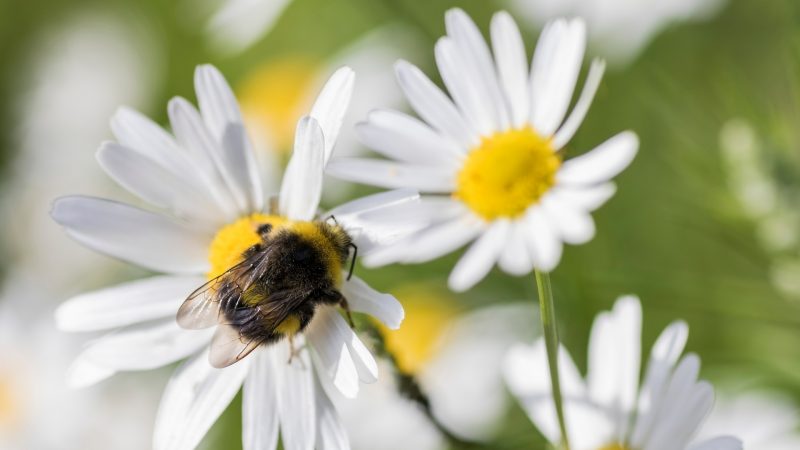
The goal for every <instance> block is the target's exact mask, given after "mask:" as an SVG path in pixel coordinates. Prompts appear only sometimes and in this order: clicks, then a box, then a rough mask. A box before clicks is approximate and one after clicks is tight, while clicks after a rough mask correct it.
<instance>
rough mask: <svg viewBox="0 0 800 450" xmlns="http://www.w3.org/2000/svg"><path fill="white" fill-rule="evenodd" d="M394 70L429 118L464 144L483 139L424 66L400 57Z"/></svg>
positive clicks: (410, 98) (407, 93)
mask: <svg viewBox="0 0 800 450" xmlns="http://www.w3.org/2000/svg"><path fill="white" fill-rule="evenodd" d="M395 72H396V74H397V81H398V83H399V84H400V88H401V89H402V90H403V93H404V94H405V96H406V98H407V99H408V102H409V103H411V106H412V107H413V108H414V110H415V111H416V112H417V114H419V116H420V117H422V118H423V119H424V120H425V121H426V122H428V123H429V124H431V125H432V126H433V127H434V128H435V129H437V130H439V131H440V132H441V133H443V134H445V135H446V136H448V137H450V138H451V139H453V140H455V141H456V142H458V143H459V144H460V145H461V146H462V147H464V148H472V147H474V146H475V145H477V144H478V143H479V142H480V139H479V138H478V135H477V134H476V133H475V132H474V131H472V129H471V128H470V127H469V125H468V124H467V122H466V121H465V120H464V117H463V116H462V115H461V113H460V112H459V111H458V109H457V108H456V107H455V105H453V102H452V101H450V99H449V98H448V97H447V95H445V94H444V93H443V92H442V91H441V89H439V88H438V87H437V86H436V85H435V84H433V82H432V81H431V80H430V79H429V78H428V77H426V76H425V74H423V73H422V71H421V70H419V69H418V68H417V67H416V66H414V65H413V64H410V63H408V62H406V61H402V60H401V61H398V62H397V63H396V64H395Z"/></svg>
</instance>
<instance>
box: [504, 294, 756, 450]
mask: <svg viewBox="0 0 800 450" xmlns="http://www.w3.org/2000/svg"><path fill="white" fill-rule="evenodd" d="M641 320H642V310H641V305H640V304H639V299H638V298H636V297H622V298H620V299H619V300H617V302H616V304H615V305H614V309H613V310H612V311H610V312H604V313H601V314H600V315H599V316H598V317H597V318H596V319H595V322H594V326H593V327H592V332H591V339H590V341H589V361H588V370H587V376H586V380H585V381H584V380H583V379H581V376H580V374H579V373H578V369H577V367H576V366H575V363H574V362H573V361H572V358H570V356H569V354H568V353H567V351H566V350H565V349H563V348H561V351H560V352H559V364H560V367H561V372H560V376H561V378H560V379H561V390H562V395H563V398H564V415H565V420H566V426H567V433H568V434H569V436H568V437H569V443H570V448H571V449H572V450H611V449H614V450H625V449H636V450H657V449H658V450H678V449H687V450H741V448H742V443H741V442H740V441H739V440H738V439H736V438H733V437H729V436H721V437H713V438H710V439H707V440H703V441H702V442H697V441H695V442H693V441H692V438H693V437H694V436H695V434H696V433H697V432H698V430H699V429H700V427H701V425H702V424H703V421H704V420H705V418H706V416H707V415H708V414H709V412H710V411H711V408H712V406H713V403H714V388H713V387H712V386H711V384H710V383H708V382H706V381H702V380H699V381H698V379H697V376H698V373H699V371H700V359H699V358H698V357H697V355H694V354H689V355H686V356H684V357H682V358H681V353H682V352H683V348H684V346H685V345H686V340H687V338H688V334H689V331H688V327H687V325H686V324H685V323H684V322H675V323H673V324H671V325H670V326H668V327H667V328H666V329H665V330H664V332H663V333H661V336H659V338H658V340H657V341H656V343H655V345H654V346H653V349H652V351H651V353H650V362H649V363H648V366H647V370H646V372H645V379H644V383H643V384H642V385H641V387H640V386H639V371H640V358H641V348H640V347H641ZM504 374H505V378H506V382H507V384H508V386H509V388H510V389H511V391H512V393H514V395H515V396H516V397H517V398H518V400H519V401H520V403H521V405H522V407H523V409H525V411H526V412H527V413H528V416H530V418H531V420H532V421H533V423H534V424H535V425H536V427H537V428H538V429H539V431H541V433H542V434H543V435H544V437H545V438H546V439H547V440H548V441H549V442H551V443H553V444H558V443H559V442H560V441H561V433H560V431H559V427H558V421H557V418H556V413H555V405H554V403H553V397H552V395H551V384H550V379H549V377H548V375H547V374H548V364H547V356H546V351H545V344H544V340H543V339H540V340H539V341H537V342H536V343H535V344H534V345H532V346H527V345H521V346H518V347H516V348H514V349H513V350H512V351H511V352H509V354H508V357H507V359H506V361H505V367H504ZM637 392H638V395H637ZM637 397H638V398H637Z"/></svg>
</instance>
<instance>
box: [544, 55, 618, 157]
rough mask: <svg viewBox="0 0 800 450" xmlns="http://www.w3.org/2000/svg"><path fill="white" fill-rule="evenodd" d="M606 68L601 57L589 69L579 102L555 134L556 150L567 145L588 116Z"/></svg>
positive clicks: (554, 145)
mask: <svg viewBox="0 0 800 450" xmlns="http://www.w3.org/2000/svg"><path fill="white" fill-rule="evenodd" d="M605 69H606V63H605V61H602V60H599V59H595V60H594V61H592V66H591V68H590V69H589V75H588V76H587V77H586V83H585V84H584V85H583V91H582V92H581V96H580V97H579V98H578V101H577V103H575V107H574V108H572V112H571V113H570V114H569V117H568V118H567V120H566V121H564V123H563V124H562V125H561V127H560V128H559V129H558V131H556V134H555V136H553V148H555V149H556V150H560V149H561V148H562V147H564V146H565V145H567V143H568V142H569V141H570V140H571V139H572V137H573V136H575V132H577V131H578V128H579V127H580V126H581V124H582V123H583V119H584V118H585V117H586V113H587V112H589V107H590V106H591V105H592V100H594V94H596V93H597V88H598V87H599V86H600V80H601V79H602V78H603V72H604V71H605Z"/></svg>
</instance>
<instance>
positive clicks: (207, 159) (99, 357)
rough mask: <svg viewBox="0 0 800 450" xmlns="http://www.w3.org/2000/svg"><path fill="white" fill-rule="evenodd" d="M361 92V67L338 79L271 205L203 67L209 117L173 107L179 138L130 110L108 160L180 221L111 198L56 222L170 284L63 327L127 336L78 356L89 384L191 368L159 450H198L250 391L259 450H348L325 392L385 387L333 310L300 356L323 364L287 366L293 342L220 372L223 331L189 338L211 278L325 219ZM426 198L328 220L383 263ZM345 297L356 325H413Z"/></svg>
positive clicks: (128, 288)
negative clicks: (186, 314)
mask: <svg viewBox="0 0 800 450" xmlns="http://www.w3.org/2000/svg"><path fill="white" fill-rule="evenodd" d="M353 78H354V75H353V72H352V71H351V70H350V69H349V68H342V69H340V70H339V71H337V72H336V73H335V74H334V75H333V76H332V77H331V79H330V80H329V82H328V83H327V84H326V85H325V87H324V88H323V90H322V92H321V94H320V96H319V98H318V99H317V101H316V102H315V104H314V106H313V108H312V112H311V115H310V116H306V117H304V118H303V119H301V120H300V122H299V123H298V127H297V133H296V141H295V148H294V155H293V157H292V159H291V161H290V163H289V166H288V168H287V170H286V173H285V176H284V178H283V182H282V184H281V188H280V194H279V195H278V196H277V197H276V198H274V199H272V201H268V199H266V198H265V197H264V195H263V193H262V189H261V182H262V180H261V177H260V174H259V173H258V170H257V168H256V165H255V162H254V157H253V154H252V151H251V149H250V147H249V143H248V139H247V136H246V135H245V129H244V127H243V125H242V119H241V114H240V111H239V107H238V105H237V103H236V100H235V99H234V97H233V93H232V91H231V89H230V87H229V86H228V84H227V82H226V81H225V79H224V78H223V77H222V75H221V74H220V73H219V72H218V71H217V70H216V69H215V68H213V67H211V66H201V67H198V69H197V71H196V73H195V90H196V92H197V96H198V101H199V104H200V111H199V112H198V110H197V109H195V107H194V106H193V105H191V104H190V103H189V102H188V101H186V100H184V99H182V98H175V99H173V100H172V101H171V102H170V104H169V116H170V122H171V125H172V129H173V131H174V134H175V137H174V138H173V136H171V135H169V134H167V133H166V132H165V131H164V130H163V129H161V128H160V127H159V126H157V125H156V124H155V123H153V122H152V121H150V120H149V119H147V118H145V117H144V116H142V115H141V114H139V113H137V112H135V111H132V110H130V109H121V110H120V111H119V112H118V113H117V114H116V115H115V116H114V118H113V119H112V123H111V125H112V130H113V131H114V134H115V136H116V137H117V140H118V142H109V143H105V144H103V146H102V147H101V148H100V150H99V151H98V155H97V157H98V160H99V162H100V165H101V166H102V167H103V169H104V170H105V171H106V172H107V173H108V174H109V176H111V177H112V178H113V179H114V180H115V181H117V182H118V183H119V184H120V185H122V186H123V187H125V188H126V189H128V190H129V191H131V192H132V193H133V194H135V195H137V196H139V197H140V198H141V199H142V200H144V201H146V202H148V203H150V204H152V205H155V206H157V207H160V208H163V209H166V210H168V211H169V212H170V213H171V215H172V217H171V216H170V215H165V214H160V213H154V212H149V211H145V210H142V209H139V208H136V207H133V206H130V205H127V204H124V203H118V202H114V201H110V200H105V199H99V198H91V197H66V198H62V199H59V200H58V201H56V203H55V205H54V207H53V211H52V216H53V218H54V219H55V220H56V221H57V222H58V223H60V224H61V225H63V226H64V227H65V228H66V231H67V233H68V234H69V235H70V236H71V237H73V238H74V239H76V240H77V241H79V242H81V243H83V244H84V245H86V246H88V247H90V248H92V249H94V250H96V251H99V252H102V253H106V254H108V255H111V256H114V257H117V258H120V259H123V260H125V261H128V262H132V263H134V264H137V265H140V266H142V267H144V268H147V269H150V270H153V271H156V272H163V273H165V274H166V275H159V276H154V277H152V278H148V279H144V280H138V281H134V282H130V283H126V284H123V285H120V286H116V287H111V288H108V289H104V290H101V291H97V292H92V293H88V294H83V295H80V296H78V297H76V298H73V299H71V300H69V301H67V302H66V303H65V304H63V305H62V306H61V307H60V308H59V310H58V311H57V315H56V318H57V321H58V324H59V325H60V327H61V328H62V329H64V330H68V331H99V330H113V331H112V332H111V333H110V334H108V335H106V336H104V337H102V338H100V339H98V340H96V341H94V342H92V343H90V344H89V345H88V346H87V348H86V349H85V350H84V351H83V353H82V354H81V355H80V356H79V357H78V360H77V361H76V363H75V365H74V366H73V368H72V372H71V377H70V378H71V382H72V383H73V384H74V385H89V384H92V383H94V382H97V381H99V380H101V379H103V378H106V377H108V376H110V375H112V374H113V373H115V372H117V371H125V370H146V369H153V368H156V367H160V366H164V365H167V364H170V363H173V362H175V361H178V360H181V359H184V358H187V357H188V358H189V359H188V360H187V361H186V362H184V363H183V364H182V365H181V366H180V367H179V368H178V370H177V372H176V373H175V374H174V376H173V377H172V379H171V380H170V382H169V384H168V386H167V388H166V391H165V393H164V396H163V398H162V402H161V406H160V409H159V413H158V417H157V419H156V426H155V432H154V434H155V436H154V447H155V448H157V449H177V448H194V447H195V446H196V445H197V444H198V443H199V442H200V440H201V439H202V437H203V436H204V435H205V433H206V432H207V431H208V429H209V428H210V427H211V425H212V424H213V423H214V421H215V420H216V419H217V417H218V416H219V415H220V414H221V413H222V411H223V410H224V409H225V408H226V407H227V405H228V404H229V403H230V401H231V400H232V399H233V397H234V396H235V395H236V393H237V392H238V391H239V389H240V388H241V387H242V386H244V401H243V408H244V411H243V422H244V430H243V433H244V435H243V440H244V442H245V447H247V448H272V447H274V446H275V445H277V440H278V432H279V431H278V430H279V429H280V434H281V436H282V440H283V442H284V445H286V446H288V447H294V446H297V447H299V448H311V447H313V446H314V445H316V446H317V447H328V446H330V447H332V448H346V447H347V437H346V435H345V434H344V432H343V430H342V429H341V426H340V424H339V422H338V419H337V416H336V414H335V411H334V409H333V407H332V405H331V402H330V400H329V399H328V397H327V395H326V394H325V392H324V391H323V388H322V387H321V386H322V385H332V386H333V387H335V388H336V389H338V390H339V391H340V392H341V393H342V395H345V396H347V397H353V396H355V395H356V393H357V391H358V388H359V380H360V381H363V382H373V381H375V379H376V376H377V365H376V363H375V360H374V359H373V358H372V356H371V355H370V353H369V351H368V350H367V349H366V347H365V346H364V345H363V344H362V343H361V341H360V340H359V338H358V337H357V336H356V334H355V333H354V332H353V330H352V329H351V328H350V327H349V326H348V325H347V323H346V322H345V321H344V319H343V318H342V317H341V316H340V315H339V314H338V312H337V311H336V310H335V309H333V308H331V307H326V308H318V311H317V313H316V314H315V316H314V320H313V321H312V322H311V323H310V324H309V326H308V328H307V329H306V331H305V333H304V334H303V335H300V336H297V337H296V339H295V341H296V342H297V343H298V344H299V345H301V346H302V345H303V344H307V346H306V347H305V348H306V349H308V351H301V352H300V354H299V355H298V357H296V358H293V359H292V364H288V363H287V361H288V360H289V354H290V353H289V352H290V350H289V347H288V345H287V344H286V342H279V343H277V344H274V345H271V346H267V347H261V348H258V349H256V351H255V352H253V354H252V355H251V356H250V357H248V358H245V359H244V360H243V361H241V362H240V363H237V364H234V365H233V366H231V367H229V368H227V369H224V370H218V369H214V368H212V367H211V366H210V365H209V363H208V358H209V354H208V353H209V352H208V349H207V348H208V346H209V342H210V341H211V339H212V334H213V329H206V330H199V331H187V330H184V329H182V328H180V327H179V326H178V324H177V323H176V321H175V314H176V312H177V310H178V307H179V306H180V304H181V302H182V301H183V299H185V298H186V297H187V295H188V294H189V293H191V292H192V291H193V290H194V289H195V288H196V287H198V286H200V285H202V284H203V282H204V281H205V280H206V279H207V277H213V276H216V275H219V274H221V273H222V272H224V271H225V270H227V269H228V268H230V267H231V266H233V265H235V264H236V263H238V262H239V261H240V260H241V257H242V253H243V252H244V251H245V250H246V249H247V248H249V247H250V246H251V245H253V244H254V243H256V242H257V241H258V240H259V236H258V234H257V233H256V228H257V226H258V225H259V224H262V223H273V224H276V226H279V223H280V222H282V221H287V220H291V221H299V222H304V221H310V220H314V218H315V217H317V213H318V203H319V198H320V194H321V190H322V171H323V168H324V165H325V163H326V161H327V159H328V158H329V157H330V155H331V152H332V151H333V146H334V143H335V142H336V135H337V134H338V132H339V127H340V125H341V121H342V117H343V115H344V112H345V110H346V108H347V104H348V100H349V97H350V92H351V90H352V86H353ZM415 198H416V195H415V194H414V193H412V192H409V191H396V192H389V193H384V194H378V195H375V196H372V197H367V198H363V199H359V200H356V201H354V202H351V203H348V204H345V205H342V206H340V207H338V208H335V209H334V210H332V211H330V212H329V213H328V214H329V215H335V217H336V220H337V221H338V223H339V224H340V225H341V226H343V227H344V228H345V229H346V230H347V231H348V233H349V234H350V236H351V237H352V238H353V239H354V240H355V242H356V244H357V245H358V247H359V250H360V251H362V252H365V253H369V252H370V251H371V250H372V249H373V248H374V247H375V245H376V244H379V243H381V242H385V241H391V240H392V239H396V237H397V234H398V233H400V232H402V230H403V226H404V225H403V223H402V222H398V221H397V220H395V219H392V221H391V223H385V222H381V218H382V217H383V216H384V215H385V214H388V213H391V212H392V208H398V207H402V206H403V205H405V204H407V203H410V202H413V200H415ZM392 214H394V213H392ZM341 290H342V293H343V294H344V295H345V296H346V298H347V300H348V302H349V305H350V308H351V309H352V310H353V311H359V312H364V313H369V314H372V315H374V316H375V317H377V318H378V319H380V320H381V321H383V322H384V323H385V324H386V325H387V326H389V327H392V328H394V327H397V326H399V324H400V321H401V320H402V318H403V309H402V307H401V306H400V304H399V303H398V302H397V300H395V299H394V297H392V296H390V295H387V294H381V293H379V292H376V291H374V290H372V289H371V288H369V287H368V286H367V285H366V283H364V282H363V281H361V280H359V279H357V278H355V277H354V278H353V279H352V280H350V281H348V282H345V283H343V286H342V288H341ZM225 328H226V327H219V330H224V329H225ZM312 362H313V364H312ZM311 368H313V370H312V369H311Z"/></svg>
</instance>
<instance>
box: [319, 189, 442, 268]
mask: <svg viewBox="0 0 800 450" xmlns="http://www.w3.org/2000/svg"><path fill="white" fill-rule="evenodd" d="M419 206H420V198H419V194H418V193H417V192H416V191H415V190H413V189H397V190H394V191H386V192H381V193H379V194H373V195H369V196H367V197H363V198H360V199H357V200H353V201H351V202H349V203H346V204H344V205H341V206H339V207H337V208H334V209H333V210H331V211H329V212H328V213H326V214H323V215H322V216H323V217H335V218H336V221H337V222H338V223H339V224H340V225H341V226H342V227H344V229H345V230H347V232H348V234H349V235H350V237H351V238H352V239H353V243H355V244H356V246H357V247H358V255H359V256H365V255H368V254H370V252H372V251H373V250H375V249H379V248H381V247H383V246H387V245H391V244H392V243H394V242H397V241H398V240H400V239H402V238H403V237H405V236H408V234H409V233H411V232H413V231H416V230H418V229H420V228H422V227H423V226H425V225H427V224H428V223H429V222H430V220H429V219H428V218H427V216H423V215H422V214H421V213H419V211H418V207H419Z"/></svg>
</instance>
